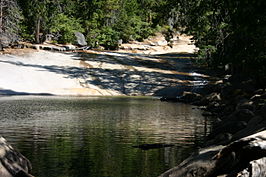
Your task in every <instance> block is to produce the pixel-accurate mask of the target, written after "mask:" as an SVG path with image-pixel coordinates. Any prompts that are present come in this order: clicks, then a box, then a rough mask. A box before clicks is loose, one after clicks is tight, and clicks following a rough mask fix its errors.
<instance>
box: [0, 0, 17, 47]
mask: <svg viewBox="0 0 266 177" xmlns="http://www.w3.org/2000/svg"><path fill="white" fill-rule="evenodd" d="M21 20H22V15H21V12H20V9H19V7H18V5H17V2H16V1H15V0H0V43H2V44H3V45H8V44H9V43H12V42H15V41H17V40H18V32H19V24H20V21H21Z"/></svg>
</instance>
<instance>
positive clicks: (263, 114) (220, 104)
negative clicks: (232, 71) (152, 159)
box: [160, 75, 266, 177]
mask: <svg viewBox="0 0 266 177" xmlns="http://www.w3.org/2000/svg"><path fill="white" fill-rule="evenodd" d="M260 79H261V80H263V79H264V78H260ZM261 83H263V82H261ZM261 88H263V89H261ZM264 88H265V87H264V86H263V84H262V85H261V84H260V85H258V82H257V81H255V79H251V78H245V79H240V77H239V76H229V75H227V76H225V77H224V78H223V79H221V80H219V81H217V82H215V83H214V84H209V85H207V86H205V87H204V88H202V89H199V90H197V91H196V92H194V93H193V92H183V95H182V96H181V97H179V98H177V101H179V102H183V103H188V104H192V105H196V106H199V108H201V109H203V110H204V112H203V115H204V116H212V117H213V118H214V119H215V120H216V121H215V123H214V126H213V129H212V131H211V133H210V135H209V136H208V137H207V140H206V143H205V145H204V146H205V147H203V148H202V149H200V150H199V151H198V152H195V153H194V154H193V155H192V156H191V157H189V158H188V159H186V160H185V161H184V162H182V163H181V164H180V165H178V166H177V167H175V168H173V169H170V170H169V171H167V172H165V173H163V174H162V175H161V176H160V177H170V176H171V177H181V176H183V177H189V176H197V177H200V176H202V177H203V176H243V177H246V176H249V177H251V176H252V177H253V176H254V177H255V176H261V177H264V176H266V170H265V169H266V164H265V160H266V90H265V89H264Z"/></svg>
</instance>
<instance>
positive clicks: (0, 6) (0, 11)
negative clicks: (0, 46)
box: [0, 0, 3, 33]
mask: <svg viewBox="0 0 266 177" xmlns="http://www.w3.org/2000/svg"><path fill="white" fill-rule="evenodd" d="M2 32H3V2H2V0H0V33H2Z"/></svg>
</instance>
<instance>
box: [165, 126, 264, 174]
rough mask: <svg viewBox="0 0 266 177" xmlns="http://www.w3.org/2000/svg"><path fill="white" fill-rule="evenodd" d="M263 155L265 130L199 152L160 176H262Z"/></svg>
mask: <svg viewBox="0 0 266 177" xmlns="http://www.w3.org/2000/svg"><path fill="white" fill-rule="evenodd" d="M265 156H266V131H262V132H259V133H256V134H253V135H251V136H248V137H244V138H242V139H239V140H237V141H234V142H232V143H230V144H228V145H227V146H213V147H208V148H205V149H201V150H199V151H198V152H197V153H195V154H193V155H192V156H191V157H189V158H188V159H186V160H185V161H184V162H182V163H181V164H180V165H178V166H177V167H174V168H172V169H170V170H168V171H166V172H165V173H163V174H161V175H160V177H192V176H197V177H203V176H205V177H211V176H241V175H238V174H241V173H242V174H243V173H244V174H252V175H254V174H256V175H255V176H261V177H264V176H265V164H266V163H265V162H266V161H265ZM255 176H254V177H255Z"/></svg>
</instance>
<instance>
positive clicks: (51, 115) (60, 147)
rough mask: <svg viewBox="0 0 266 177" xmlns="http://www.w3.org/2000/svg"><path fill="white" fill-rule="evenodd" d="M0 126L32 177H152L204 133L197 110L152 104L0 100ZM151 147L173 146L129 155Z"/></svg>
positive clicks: (123, 100) (145, 100) (101, 100)
mask: <svg viewBox="0 0 266 177" xmlns="http://www.w3.org/2000/svg"><path fill="white" fill-rule="evenodd" d="M0 120H1V124H0V135H2V136H4V137H5V138H6V139H7V140H8V142H9V143H11V144H12V145H13V146H14V147H15V148H17V149H18V150H19V151H20V152H21V153H22V154H23V155H25V156H26V157H27V158H28V159H29V160H30V161H31V162H32V165H33V172H32V173H33V175H35V176H36V177H86V176H90V177H155V176H158V175H159V174H160V173H162V172H164V171H165V170H167V169H169V168H171V167H173V166H175V165H176V164H178V163H179V162H181V161H182V160H184V158H186V157H187V156H188V155H189V154H190V153H191V152H192V151H193V149H195V148H196V147H197V146H198V145H199V144H200V143H201V141H202V138H203V137H204V136H206V134H207V133H208V131H209V121H208V120H207V119H206V118H204V117H202V116H201V112H200V111H199V110H197V109H193V107H192V106H189V105H184V104H177V103H166V102H160V101H158V100H156V99H152V98H111V97H110V98H106V97H100V98H96V97H93V98H76V97H74V98H73V97H70V98H65V97H0ZM153 143H167V144H168V143H171V144H174V146H172V147H167V148H161V149H151V150H141V149H138V148H133V147H132V146H134V145H140V144H153Z"/></svg>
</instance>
